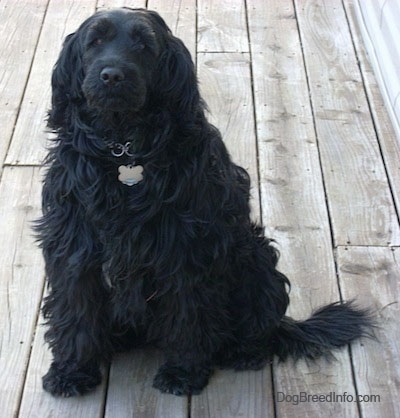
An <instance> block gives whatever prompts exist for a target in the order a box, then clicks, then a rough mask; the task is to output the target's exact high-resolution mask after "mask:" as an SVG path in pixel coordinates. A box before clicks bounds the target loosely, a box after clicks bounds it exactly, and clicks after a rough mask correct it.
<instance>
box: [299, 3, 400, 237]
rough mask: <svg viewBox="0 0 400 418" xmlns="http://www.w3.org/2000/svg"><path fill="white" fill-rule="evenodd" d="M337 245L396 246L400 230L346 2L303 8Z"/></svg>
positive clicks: (305, 41)
mask: <svg viewBox="0 0 400 418" xmlns="http://www.w3.org/2000/svg"><path fill="white" fill-rule="evenodd" d="M295 3H296V12H297V16H298V20H299V27H300V33H301V39H302V44H303V48H304V53H305V63H306V68H307V74H308V79H309V86H310V91H311V98H312V103H313V108H314V114H315V125H316V130H317V135H318V143H319V147H320V152H321V160H322V165H323V170H324V179H325V184H326V189H327V194H328V204H329V208H330V214H331V220H332V225H333V229H334V238H335V243H336V244H337V245H341V244H344V245H346V244H349V245H387V244H392V245H397V244H399V243H400V229H399V225H398V221H397V217H396V213H395V209H394V205H393V200H392V196H391V193H390V191H389V189H388V179H387V177H386V173H385V169H384V166H383V164H382V159H381V154H380V150H379V146H378V142H377V138H376V134H375V131H374V127H373V124H372V121H371V115H370V111H369V108H368V103H367V101H366V98H365V92H364V85H363V82H362V79H361V75H360V71H359V68H358V66H357V60H356V57H355V55H354V49H353V45H352V40H351V36H350V33H349V29H348V25H347V21H346V17H345V13H344V10H343V6H342V3H341V1H340V0H329V1H320V0H310V1H308V2H303V1H296V2H295Z"/></svg>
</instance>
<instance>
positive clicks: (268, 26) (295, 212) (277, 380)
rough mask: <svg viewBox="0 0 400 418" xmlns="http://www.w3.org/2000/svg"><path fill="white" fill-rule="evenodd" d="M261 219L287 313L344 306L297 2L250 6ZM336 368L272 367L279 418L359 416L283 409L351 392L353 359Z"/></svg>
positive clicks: (310, 407) (299, 315)
mask: <svg viewBox="0 0 400 418" xmlns="http://www.w3.org/2000/svg"><path fill="white" fill-rule="evenodd" d="M248 12H249V32H250V40H251V43H250V44H251V51H252V58H253V62H252V64H253V84H254V94H255V103H256V104H255V109H256V121H257V136H258V147H259V163H260V186H261V202H262V219H263V223H264V224H265V227H266V230H267V234H268V235H270V236H272V238H274V239H276V240H277V244H278V247H279V249H280V251H281V261H280V264H279V267H280V269H281V270H282V271H283V272H284V273H286V274H287V275H288V277H289V279H290V280H291V281H292V288H291V305H290V307H289V310H288V313H289V314H290V315H291V316H293V317H294V318H296V319H304V318H306V317H308V316H309V315H310V314H311V311H312V310H313V309H315V308H317V307H319V306H320V305H323V304H326V303H329V302H333V301H336V300H338V299H339V294H338V288H337V282H336V274H335V265H334V259H333V254H332V240H331V234H330V226H329V218H328V213H327V208H326V204H325V195H324V187H323V181H322V173H321V168H320V163H319V154H318V147H317V142H316V137H315V132H314V127H313V115H312V110H311V106H310V102H309V95H308V87H307V78H306V74H305V71H304V64H303V57H302V53H301V44H300V39H299V33H298V28H297V22H296V20H295V12H294V9H293V5H292V1H276V2H272V3H271V4H269V7H265V6H264V5H262V4H261V3H256V2H254V3H252V4H250V5H249V9H248ZM337 358H338V359H339V361H338V362H335V363H334V364H327V363H326V362H318V363H316V364H314V365H313V364H310V365H307V364H305V363H304V362H299V363H298V364H297V365H294V364H293V363H292V362H290V361H289V362H287V363H284V364H278V363H275V364H274V368H273V376H274V388H275V408H276V416H278V417H289V416H290V417H298V416H308V417H315V416H321V415H324V416H349V417H355V416H357V408H356V405H355V404H329V403H327V404H322V403H311V402H307V403H299V404H298V405H295V404H294V403H295V402H290V401H286V402H285V401H281V396H282V394H278V392H281V393H284V394H285V395H298V394H299V393H300V392H306V393H307V394H310V395H315V394H328V393H329V392H330V391H348V392H354V388H353V386H352V382H351V369H350V360H349V356H348V353H347V352H346V350H345V351H343V352H340V353H339V354H337Z"/></svg>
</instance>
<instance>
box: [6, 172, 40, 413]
mask: <svg viewBox="0 0 400 418" xmlns="http://www.w3.org/2000/svg"><path fill="white" fill-rule="evenodd" d="M39 207H40V184H39V175H38V170H37V169H33V168H32V167H29V168H15V167H7V168H5V169H4V172H3V176H2V180H1V183H0V208H1V217H0V229H1V240H0V318H1V321H0V324H1V325H0V388H1V389H0V405H1V416H3V417H13V416H14V414H16V413H17V411H18V408H19V400H20V396H21V393H22V388H23V385H24V380H25V373H26V368H27V364H28V361H29V355H30V347H31V340H32V336H33V334H34V330H35V326H36V319H37V315H38V310H39V306H40V298H41V295H42V292H43V283H44V273H43V263H42V256H41V254H40V251H39V250H38V249H37V248H36V245H35V244H34V239H33V237H32V231H31V222H32V221H33V220H34V219H35V218H37V217H38V216H39V211H40V209H39Z"/></svg>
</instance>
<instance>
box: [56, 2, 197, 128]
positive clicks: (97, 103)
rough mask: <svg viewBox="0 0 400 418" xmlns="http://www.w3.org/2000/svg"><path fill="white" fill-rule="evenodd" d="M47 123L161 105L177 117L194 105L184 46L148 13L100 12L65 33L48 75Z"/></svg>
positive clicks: (65, 123)
mask: <svg viewBox="0 0 400 418" xmlns="http://www.w3.org/2000/svg"><path fill="white" fill-rule="evenodd" d="M52 92H53V93H52V108H51V110H50V112H49V126H50V127H51V128H53V129H60V128H61V129H63V128H64V129H65V128H67V127H68V126H69V125H70V122H71V120H72V119H73V118H74V116H73V115H74V114H75V112H74V109H76V108H78V107H79V106H82V105H84V106H85V107H87V108H88V109H89V110H92V111H93V112H96V113H98V114H103V115H105V116H106V115H107V113H126V114H132V113H138V112H143V111H144V110H147V111H149V108H150V107H152V108H153V109H154V107H156V108H167V109H169V110H170V111H171V112H174V113H178V115H179V117H180V118H185V115H189V114H193V111H194V108H195V107H196V106H197V105H198V104H199V93H198V89H197V81H196V76H195V70H194V65H193V62H192V60H191V57H190V54H189V52H188V50H187V49H186V47H185V46H184V44H183V43H182V42H181V41H180V40H179V39H178V38H176V37H174V36H173V35H172V33H171V31H170V29H169V28H168V26H167V25H166V23H165V22H164V20H163V19H162V18H161V17H160V16H159V15H158V14H157V13H156V12H153V11H148V10H144V9H127V8H124V9H116V10H111V11H101V12H98V13H96V14H95V15H93V16H91V17H90V18H89V19H87V20H86V21H85V22H83V24H82V25H81V26H80V28H79V29H78V30H77V31H76V32H75V33H73V34H71V35H69V36H68V37H67V38H66V39H65V41H64V45H63V49H62V51H61V54H60V57H59V59H58V61H57V63H56V65H55V68H54V71H53V76H52Z"/></svg>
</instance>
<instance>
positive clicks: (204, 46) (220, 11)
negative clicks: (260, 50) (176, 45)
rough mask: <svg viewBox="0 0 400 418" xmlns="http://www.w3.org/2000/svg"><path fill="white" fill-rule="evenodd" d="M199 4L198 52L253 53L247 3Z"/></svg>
mask: <svg viewBox="0 0 400 418" xmlns="http://www.w3.org/2000/svg"><path fill="white" fill-rule="evenodd" d="M197 3H198V9H199V12H198V29H197V32H198V40H197V42H198V45H197V50H198V51H202V52H248V51H249V44H248V37H247V28H246V8H245V1H244V0H223V1H216V0H199V1H198V2H197Z"/></svg>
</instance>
